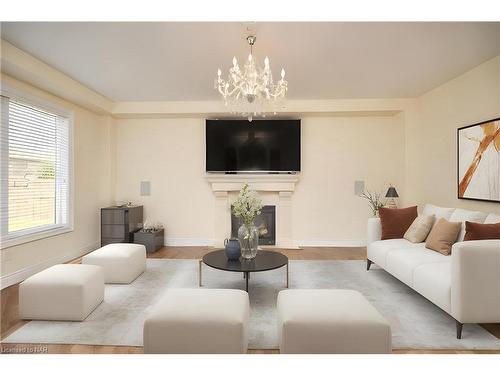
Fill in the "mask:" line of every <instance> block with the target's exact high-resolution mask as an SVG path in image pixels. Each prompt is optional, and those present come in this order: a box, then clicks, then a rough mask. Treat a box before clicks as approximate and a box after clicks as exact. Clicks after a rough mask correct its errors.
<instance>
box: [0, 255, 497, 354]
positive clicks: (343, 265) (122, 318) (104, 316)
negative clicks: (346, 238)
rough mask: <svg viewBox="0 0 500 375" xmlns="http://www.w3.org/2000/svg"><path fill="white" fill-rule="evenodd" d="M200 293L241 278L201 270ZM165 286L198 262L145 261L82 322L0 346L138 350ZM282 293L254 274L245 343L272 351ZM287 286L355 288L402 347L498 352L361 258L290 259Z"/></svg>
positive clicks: (26, 333)
mask: <svg viewBox="0 0 500 375" xmlns="http://www.w3.org/2000/svg"><path fill="white" fill-rule="evenodd" d="M203 285H204V287H206V288H235V289H244V287H245V280H244V279H243V277H242V275H241V274H237V273H232V272H225V271H219V270H215V269H211V268H209V267H207V266H203ZM167 288H198V261H197V260H166V259H148V260H147V271H146V272H145V273H144V274H142V275H141V276H139V277H138V278H137V279H136V280H135V281H134V282H133V283H132V284H130V285H106V289H105V299H104V302H103V303H102V304H101V305H100V306H99V307H97V309H96V310H94V312H93V313H92V314H90V316H89V317H88V318H87V319H86V320H85V321H83V322H49V321H32V322H29V323H28V324H26V325H24V326H23V327H21V328H20V329H18V330H17V331H15V332H14V333H12V334H11V335H10V336H9V337H7V338H6V339H5V340H3V342H5V343H45V344H92V345H115V346H142V327H143V322H144V317H145V316H146V315H147V313H148V311H149V310H150V309H151V306H152V305H154V304H155V303H156V302H157V301H158V299H159V298H161V295H162V293H163V292H164V291H165V290H166V289H167ZM284 288H285V268H281V269H278V270H273V271H268V272H261V273H256V274H252V276H251V279H250V292H249V295H250V306H251V313H250V343H249V347H250V348H252V349H275V348H277V347H278V340H277V334H276V297H277V295H278V292H279V291H280V290H282V289H284ZM290 288H313V289H316V288H336V289H355V290H358V291H360V292H361V293H362V294H363V295H364V296H365V297H366V298H368V300H369V301H370V302H372V303H373V305H374V306H375V307H376V308H377V309H378V311H380V313H382V315H384V316H385V317H386V318H387V319H388V320H389V322H390V324H391V327H392V333H393V347H394V348H400V349H408V348H412V349H500V340H498V339H496V338H495V337H494V336H492V335H491V334H490V333H488V332H487V331H486V330H484V329H483V328H481V327H480V326H478V325H476V324H467V325H465V326H464V332H463V336H462V340H457V339H456V338H455V321H454V320H453V319H452V318H451V317H450V316H449V315H448V314H446V313H445V312H443V311H442V310H441V309H439V308H438V307H436V306H435V305H434V304H432V303H431V302H429V301H427V300H426V299H425V298H424V297H422V296H420V295H419V294H418V293H416V292H414V291H412V290H411V289H410V288H409V287H407V286H406V285H404V284H403V283H401V282H400V281H398V280H397V279H395V278H394V277H393V276H391V275H389V274H388V273H387V272H385V271H383V270H381V269H377V268H376V266H373V267H372V269H371V270H370V271H369V272H367V271H366V269H365V262H363V261H348V260H346V261H307V260H304V261H290Z"/></svg>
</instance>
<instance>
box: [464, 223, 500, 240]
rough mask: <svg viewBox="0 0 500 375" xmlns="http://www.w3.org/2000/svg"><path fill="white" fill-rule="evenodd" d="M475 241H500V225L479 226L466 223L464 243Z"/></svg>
mask: <svg viewBox="0 0 500 375" xmlns="http://www.w3.org/2000/svg"><path fill="white" fill-rule="evenodd" d="M473 240H500V223H496V224H479V223H473V222H470V221H466V222H465V237H464V241H473Z"/></svg>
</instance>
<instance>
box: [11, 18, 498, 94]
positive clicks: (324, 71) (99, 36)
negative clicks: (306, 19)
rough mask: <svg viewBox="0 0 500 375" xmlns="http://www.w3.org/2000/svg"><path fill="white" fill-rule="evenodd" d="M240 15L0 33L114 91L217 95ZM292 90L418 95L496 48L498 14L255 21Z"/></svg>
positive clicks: (262, 49)
mask: <svg viewBox="0 0 500 375" xmlns="http://www.w3.org/2000/svg"><path fill="white" fill-rule="evenodd" d="M246 27H248V24H245V23H172V22H164V23H111V22H105V23H32V22H30V23H10V22H8V23H5V22H4V23H2V25H1V35H2V38H3V39H5V40H7V41H9V42H10V43H12V44H14V45H15V46H17V47H19V48H21V49H22V50H24V51H26V52H28V53H30V54H32V55H33V56H35V57H37V58H39V59H40V60H42V61H44V62H46V63H48V64H49V65H51V66H53V67H55V68H57V69H59V70H60V71H62V72H64V73H66V74H68V75H69V76H71V77H72V78H74V79H76V80H77V81H79V82H81V83H83V84H84V85H86V86H88V87H90V88H92V89H94V90H95V91H97V92H99V93H101V94H103V95H105V96H107V97H108V98H109V99H111V100H114V101H164V100H167V101H170V100H174V101H175V100H213V99H218V94H217V92H216V91H215V90H214V89H213V82H214V81H213V80H214V78H215V76H216V72H217V68H218V67H221V68H222V70H223V72H225V73H226V72H227V69H228V68H229V67H230V66H231V60H232V57H233V55H236V57H237V58H238V59H239V60H240V61H242V60H243V59H244V58H245V57H246V56H247V54H248V46H247V44H246V41H245V39H244V38H245V30H246ZM252 27H253V28H254V29H255V30H256V32H257V43H256V45H255V50H254V52H255V55H256V56H257V57H258V58H260V61H261V63H262V60H263V58H264V57H265V56H266V55H267V56H269V58H270V61H271V68H272V69H273V72H274V74H275V75H276V76H278V75H279V70H280V69H281V66H283V67H284V68H285V69H286V72H287V79H288V82H289V94H288V97H289V98H292V99H334V98H390V97H415V96H418V95H420V94H422V93H424V92H426V91H428V90H430V89H432V88H434V87H436V86H438V85H440V84H442V83H444V82H446V81H448V80H450V79H452V78H454V77H456V76H458V75H460V74H461V73H464V72H465V71H467V70H469V69H471V68H473V67H474V66H477V65H479V64H480V63H482V62H484V61H486V60H488V59H490V58H492V57H494V56H496V55H498V54H499V53H500V23H342V22H333V23H257V24H254V25H253V26H252Z"/></svg>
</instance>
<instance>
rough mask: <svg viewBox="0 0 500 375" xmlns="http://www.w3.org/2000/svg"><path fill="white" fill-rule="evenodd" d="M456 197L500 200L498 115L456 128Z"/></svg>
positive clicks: (499, 122) (499, 119) (499, 128)
mask: <svg viewBox="0 0 500 375" xmlns="http://www.w3.org/2000/svg"><path fill="white" fill-rule="evenodd" d="M457 138H458V139H457V145H458V156H457V164H458V173H457V176H458V198H459V199H473V200H481V201H488V202H500V118H496V119H493V120H489V121H485V122H480V123H479V124H474V125H469V126H465V127H463V128H459V129H458V130H457Z"/></svg>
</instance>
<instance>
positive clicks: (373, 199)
mask: <svg viewBox="0 0 500 375" xmlns="http://www.w3.org/2000/svg"><path fill="white" fill-rule="evenodd" d="M359 196H360V197H361V198H363V199H366V200H367V201H368V205H369V206H370V209H371V210H372V214H373V217H378V210H379V209H380V208H382V207H385V205H384V203H382V193H381V192H380V191H370V190H368V189H367V190H365V191H364V192H363V193H361V194H360V195H359Z"/></svg>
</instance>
